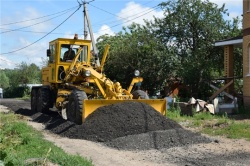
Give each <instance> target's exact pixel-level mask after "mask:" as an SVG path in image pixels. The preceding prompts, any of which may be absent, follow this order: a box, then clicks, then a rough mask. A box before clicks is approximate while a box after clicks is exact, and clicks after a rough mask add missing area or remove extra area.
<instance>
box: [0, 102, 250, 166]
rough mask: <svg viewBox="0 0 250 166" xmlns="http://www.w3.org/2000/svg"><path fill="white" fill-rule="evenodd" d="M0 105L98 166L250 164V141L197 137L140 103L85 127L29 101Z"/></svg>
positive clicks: (99, 115)
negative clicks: (40, 110) (33, 106)
mask: <svg viewBox="0 0 250 166" xmlns="http://www.w3.org/2000/svg"><path fill="white" fill-rule="evenodd" d="M0 105H2V106H1V107H0V110H1V109H2V110H4V109H6V108H4V107H3V106H5V107H8V108H9V109H11V110H12V111H14V112H16V113H17V114H22V115H25V116H27V118H28V119H29V120H28V123H29V124H30V125H32V126H33V127H34V128H35V129H37V130H40V131H41V132H43V134H44V136H45V139H47V140H49V141H52V142H53V143H55V144H56V145H57V146H60V147H61V148H63V149H64V150H65V151H66V152H68V153H72V154H79V155H82V156H84V157H86V158H88V159H91V160H92V161H93V163H94V164H95V165H101V166H103V165H148V166H151V165H152V166H160V165H170V166H171V165H177V166H178V165H180V166H181V165H182V166H183V165H186V166H188V165H190V166H191V165H192V166H193V165H197V166H200V165H205V166H206V165H208V166H210V165H211V166H212V165H222V166H224V165H227V166H234V165H239V166H248V165H250V142H248V141H245V140H243V139H240V140H230V139H226V138H222V137H208V136H204V135H201V134H199V133H194V132H192V131H189V130H187V129H184V128H182V127H181V126H180V125H179V124H177V123H176V122H174V121H171V120H170V119H166V118H162V116H161V115H160V114H158V112H155V111H153V110H152V109H151V108H150V107H147V106H146V105H141V104H138V103H132V105H130V106H129V107H127V106H124V105H122V104H121V105H118V106H117V105H116V106H114V107H115V108H112V111H110V110H111V109H110V108H106V107H104V108H101V109H99V110H98V111H96V112H94V113H95V114H93V115H92V116H90V117H89V119H87V120H86V121H85V123H84V124H83V125H75V124H73V123H72V122H69V121H65V120H63V119H62V118H61V117H60V116H59V115H58V114H57V113H51V114H50V115H47V114H42V113H32V112H31V111H30V102H29V101H22V100H16V99H0ZM132 107H133V108H136V109H137V110H138V109H139V110H140V109H142V108H143V109H142V110H144V112H142V111H140V112H137V113H134V111H131V110H132V109H129V108H132ZM114 110H115V111H114ZM124 111H126V114H124ZM110 117H112V118H110ZM119 124H120V125H119Z"/></svg>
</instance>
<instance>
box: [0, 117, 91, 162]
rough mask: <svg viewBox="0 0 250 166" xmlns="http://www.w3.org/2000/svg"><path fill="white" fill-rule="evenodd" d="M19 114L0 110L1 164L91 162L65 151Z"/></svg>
mask: <svg viewBox="0 0 250 166" xmlns="http://www.w3.org/2000/svg"><path fill="white" fill-rule="evenodd" d="M21 119H22V116H21V115H16V114H13V113H7V114H6V113H0V161H1V160H2V161H3V162H4V165H5V166H12V165H20V166H22V165H47V163H48V162H52V163H54V164H58V165H61V166H63V165H65V166H71V165H75V166H80V165H81V166H91V165H93V164H92V162H91V161H88V160H86V159H84V158H82V157H81V156H79V155H69V154H67V153H65V152H64V151H63V150H62V149H61V148H59V147H57V146H55V145H54V144H53V143H51V142H49V141H45V140H44V139H43V138H42V137H43V136H42V135H41V134H40V133H39V132H38V131H35V130H34V129H33V128H32V127H31V126H29V125H27V123H26V122H24V121H23V120H21Z"/></svg>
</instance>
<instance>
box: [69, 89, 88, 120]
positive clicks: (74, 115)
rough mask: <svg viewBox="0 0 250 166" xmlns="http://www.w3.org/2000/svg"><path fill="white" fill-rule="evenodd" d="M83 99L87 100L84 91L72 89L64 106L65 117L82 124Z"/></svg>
mask: <svg viewBox="0 0 250 166" xmlns="http://www.w3.org/2000/svg"><path fill="white" fill-rule="evenodd" d="M83 100H88V97H87V95H86V93H85V92H84V91H81V90H78V89H74V90H73V91H72V92H71V94H70V96H69V102H68V105H67V108H66V114H67V119H68V120H69V121H72V122H74V123H76V124H78V125H80V124H82V110H83Z"/></svg>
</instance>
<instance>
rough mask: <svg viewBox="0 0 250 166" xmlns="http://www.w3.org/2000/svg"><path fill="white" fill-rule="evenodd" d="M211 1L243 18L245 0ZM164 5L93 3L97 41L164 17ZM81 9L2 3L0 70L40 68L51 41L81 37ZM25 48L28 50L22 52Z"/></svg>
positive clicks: (31, 0)
mask: <svg viewBox="0 0 250 166" xmlns="http://www.w3.org/2000/svg"><path fill="white" fill-rule="evenodd" d="M79 1H80V2H82V1H81V0H79ZM90 1H91V0H90ZM210 1H211V2H214V3H217V4H218V5H219V6H221V5H222V4H223V3H225V5H226V8H227V9H228V12H229V13H230V16H229V18H228V19H230V18H232V17H236V16H239V17H241V14H242V0H210ZM161 2H162V0H134V1H130V0H95V1H93V2H91V3H90V4H89V5H87V8H88V13H89V17H90V21H91V24H92V28H93V32H94V35H95V38H97V37H98V36H100V35H102V34H110V35H113V34H115V33H117V32H119V31H121V29H122V26H128V25H129V24H131V23H132V22H136V23H143V19H148V20H150V19H152V17H153V15H154V16H156V17H162V16H163V12H162V11H161V10H160V9H159V8H158V7H157V5H158V4H159V3H161ZM78 6H79V5H78V2H77V0H0V18H1V22H0V34H1V36H0V42H1V45H0V68H14V67H16V65H17V64H19V63H21V62H26V63H28V64H31V63H35V64H37V65H38V66H41V62H42V58H46V49H47V48H48V43H49V41H51V40H54V39H56V38H59V37H70V38H73V36H74V34H75V33H77V34H79V37H80V38H82V34H83V12H82V11H83V8H80V9H79V10H77V8H78ZM76 10H77V11H76ZM74 11H76V13H75V14H74V15H73V16H72V17H70V18H69V19H68V20H67V21H66V22H65V23H63V24H62V25H61V26H59V27H58V28H57V29H56V30H55V31H53V33H51V34H49V35H47V36H46V37H44V38H43V39H41V40H39V39H40V38H42V37H43V36H45V35H46V34H47V33H48V32H50V31H51V30H53V29H54V28H56V27H57V26H58V25H59V24H61V23H62V22H63V21H64V20H65V19H66V18H67V17H69V15H71V14H72V13H73V12H74ZM27 20H30V21H27ZM37 40H39V41H37ZM36 41H37V42H36ZM34 42H35V44H32V43H34ZM31 44H32V45H31ZM29 45H30V46H29ZM26 46H28V47H27V48H25V49H22V48H24V47H26ZM18 50H19V51H18Z"/></svg>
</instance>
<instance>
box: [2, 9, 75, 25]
mask: <svg viewBox="0 0 250 166" xmlns="http://www.w3.org/2000/svg"><path fill="white" fill-rule="evenodd" d="M76 7H78V6H74V7H72V8H69V9H65V10H62V11H60V12H57V13H52V14H48V15H45V16H41V17H37V18H32V19H29V20H22V21H16V22H11V23H5V24H1V25H0V26H5V25H12V24H18V23H22V22H27V21H33V20H37V19H41V18H44V17H49V16H53V15H56V14H59V13H63V12H66V11H68V10H69V11H71V10H72V9H74V8H76Z"/></svg>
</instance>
